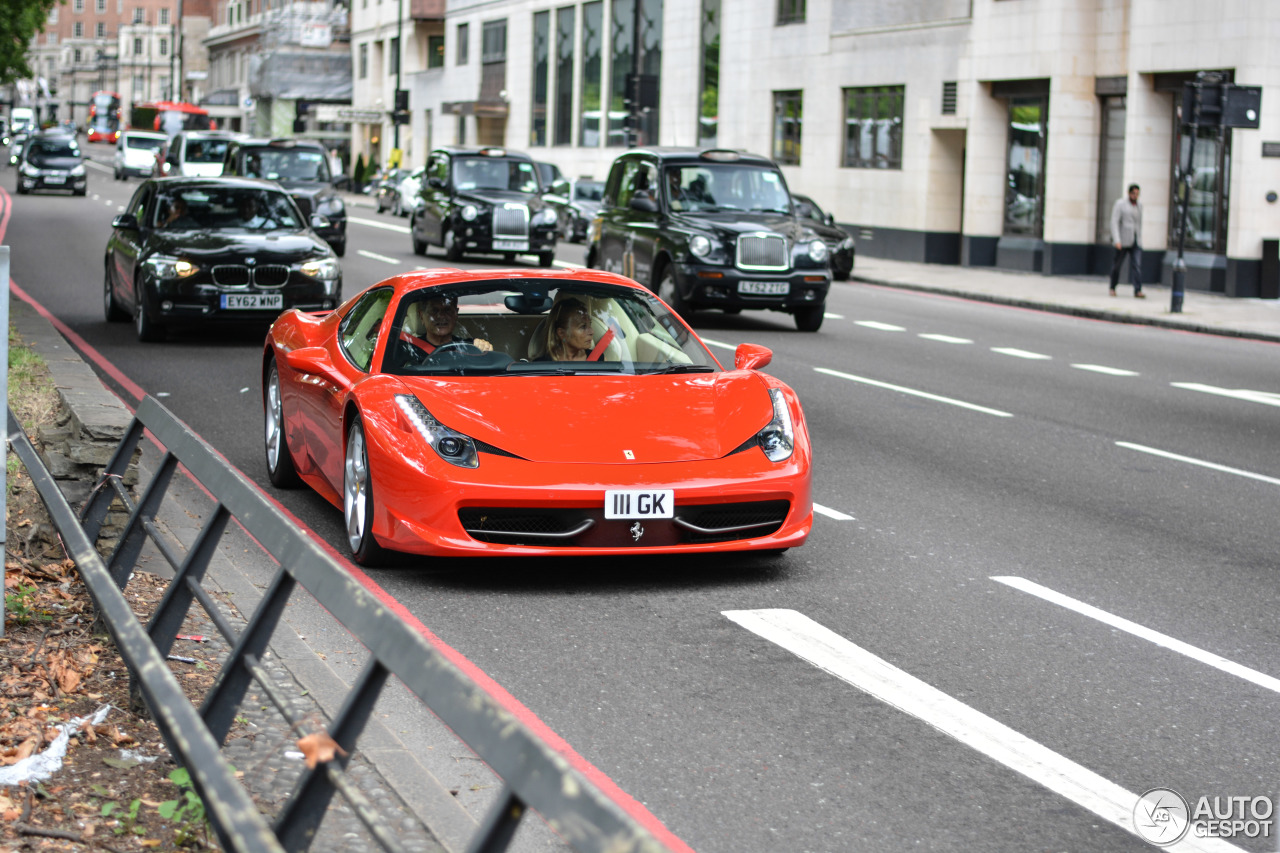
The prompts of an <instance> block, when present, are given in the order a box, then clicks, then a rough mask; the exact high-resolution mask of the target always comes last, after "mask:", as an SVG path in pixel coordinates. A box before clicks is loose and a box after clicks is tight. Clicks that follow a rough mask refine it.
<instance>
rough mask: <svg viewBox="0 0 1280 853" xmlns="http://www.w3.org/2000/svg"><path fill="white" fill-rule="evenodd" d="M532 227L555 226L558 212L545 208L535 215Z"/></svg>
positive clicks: (530, 222) (531, 221) (531, 223)
mask: <svg viewBox="0 0 1280 853" xmlns="http://www.w3.org/2000/svg"><path fill="white" fill-rule="evenodd" d="M529 224H530V225H535V226H536V225H555V224H556V211H555V209H554V208H551V207H544V208H542V210H539V211H538V212H537V213H535V214H534V215H533V219H531V220H530V221H529Z"/></svg>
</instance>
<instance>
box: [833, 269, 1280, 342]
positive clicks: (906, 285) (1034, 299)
mask: <svg viewBox="0 0 1280 853" xmlns="http://www.w3.org/2000/svg"><path fill="white" fill-rule="evenodd" d="M853 280H854V281H861V282H865V283H868V284H880V285H884V286H886V287H897V288H903V289H907V290H920V291H927V292H931V293H945V294H947V295H950V296H959V297H964V298H967V299H978V300H982V301H985V302H996V303H1000V304H1002V305H1017V306H1019V307H1022V308H1034V309H1037V310H1041V311H1052V312H1055V313H1058V314H1072V315H1075V316H1077V317H1091V318H1094V319H1099V320H1109V321H1112V322H1117V323H1140V324H1144V325H1151V326H1164V327H1167V328H1171V329H1184V330H1186V331H1192V332H1204V333H1207V334H1213V335H1228V336H1232V337H1241V338H1253V339H1256V340H1263V341H1273V342H1276V343H1280V299H1236V298H1231V297H1227V296H1222V295H1221V294H1217V293H1206V292H1204V291H1200V290H1187V291H1186V292H1185V294H1184V296H1183V303H1182V312H1181V313H1178V314H1174V313H1172V312H1171V311H1170V290H1169V288H1168V287H1164V286H1162V285H1159V284H1154V285H1152V284H1147V285H1143V287H1142V292H1143V293H1145V294H1147V298H1146V299H1135V298H1134V297H1133V288H1132V287H1131V286H1130V285H1129V284H1127V283H1123V282H1122V283H1121V284H1120V286H1119V287H1118V288H1117V289H1116V291H1117V294H1118V295H1117V296H1115V297H1112V296H1110V295H1108V292H1107V278H1106V277H1105V276H1047V275H1041V274H1040V273H1026V272H1015V271H1011V270H1002V269H996V268H994V267H962V266H954V265H950V264H920V263H911V262H909V261H891V260H886V259H884V258H869V257H866V256H865V255H859V256H858V258H857V261H856V263H855V265H854V269H853Z"/></svg>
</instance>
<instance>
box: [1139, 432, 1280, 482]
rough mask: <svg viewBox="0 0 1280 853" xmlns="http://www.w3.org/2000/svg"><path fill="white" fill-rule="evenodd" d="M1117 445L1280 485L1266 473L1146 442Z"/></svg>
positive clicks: (1279, 480) (1278, 480)
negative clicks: (1196, 457)
mask: <svg viewBox="0 0 1280 853" xmlns="http://www.w3.org/2000/svg"><path fill="white" fill-rule="evenodd" d="M1116 446H1117V447H1127V448H1128V449H1129V450H1137V451H1138V452H1140V453H1150V454H1151V455H1152V456H1162V457H1164V458H1165V459H1172V460H1174V461H1175V462H1186V463H1187V464H1188V465H1199V466H1200V467H1201V468H1211V469H1213V470H1214V471H1222V472H1223V473H1226V474H1235V475H1236V476H1238V477H1248V478H1249V479H1251V480H1261V481H1262V482H1264V483H1271V484H1273V485H1276V486H1280V479H1277V478H1275V477H1268V476H1267V475H1266V474H1255V473H1253V472H1252V471H1242V470H1241V469H1239V468H1228V467H1227V466H1226V465H1219V464H1218V463H1216V462H1206V461H1204V460H1203V459H1195V458H1193V457H1190V456H1179V455H1178V454H1177V453H1170V452H1169V451H1167V450H1157V449H1156V448H1154V447H1147V446H1146V445H1145V444H1133V443H1132V442H1128V441H1117V442H1116Z"/></svg>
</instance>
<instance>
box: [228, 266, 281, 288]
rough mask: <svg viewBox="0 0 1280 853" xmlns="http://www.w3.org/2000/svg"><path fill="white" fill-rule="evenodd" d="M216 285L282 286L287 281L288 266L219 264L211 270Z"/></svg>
mask: <svg viewBox="0 0 1280 853" xmlns="http://www.w3.org/2000/svg"><path fill="white" fill-rule="evenodd" d="M212 273H213V283H214V284H216V285H217V286H218V287H248V286H249V285H251V284H252V285H257V286H258V287H284V286H285V285H286V284H288V283H289V268H288V267H286V266H284V265H283V264H265V265H263V266H260V267H250V266H246V265H244V264H220V265H219V266H216V267H214V268H213V270H212Z"/></svg>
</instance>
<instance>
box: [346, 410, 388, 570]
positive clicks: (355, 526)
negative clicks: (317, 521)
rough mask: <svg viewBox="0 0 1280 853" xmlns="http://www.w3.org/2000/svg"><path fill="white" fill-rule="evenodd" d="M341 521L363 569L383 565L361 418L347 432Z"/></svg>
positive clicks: (354, 421) (382, 552)
mask: <svg viewBox="0 0 1280 853" xmlns="http://www.w3.org/2000/svg"><path fill="white" fill-rule="evenodd" d="M342 517H343V520H344V521H345V522H346V525H347V544H348V545H350V546H351V554H352V556H353V557H354V558H355V561H356V562H357V563H359V564H360V565H362V566H368V565H370V564H372V563H378V562H382V561H383V560H384V559H385V558H386V555H387V554H386V551H385V550H384V549H383V548H382V546H381V545H379V544H378V542H377V540H375V539H374V538H373V479H372V477H370V476H369V454H368V451H367V448H366V446H365V440H364V424H363V423H362V422H361V420H360V418H359V417H356V418H355V419H354V420H353V421H352V423H351V429H350V430H349V431H348V432H347V455H346V458H345V460H344V461H343V465H342Z"/></svg>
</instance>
